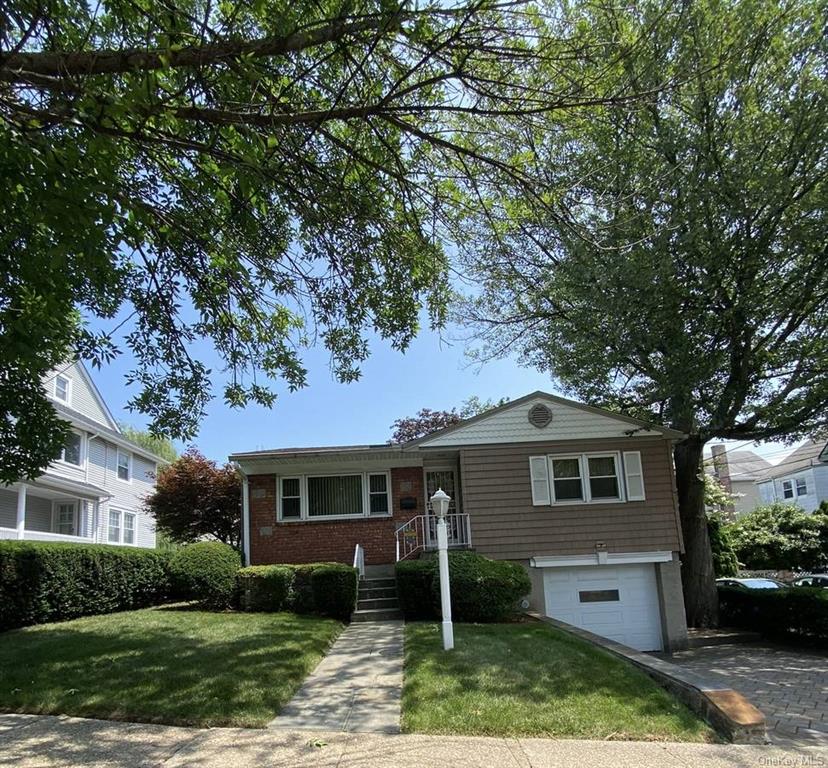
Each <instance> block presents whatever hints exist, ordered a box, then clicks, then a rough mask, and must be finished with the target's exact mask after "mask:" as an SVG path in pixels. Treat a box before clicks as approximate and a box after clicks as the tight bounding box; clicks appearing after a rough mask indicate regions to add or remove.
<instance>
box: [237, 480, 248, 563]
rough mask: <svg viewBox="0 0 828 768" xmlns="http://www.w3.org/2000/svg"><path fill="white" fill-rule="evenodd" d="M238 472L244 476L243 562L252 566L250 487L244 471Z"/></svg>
mask: <svg viewBox="0 0 828 768" xmlns="http://www.w3.org/2000/svg"><path fill="white" fill-rule="evenodd" d="M238 470H239V472H241V476H242V560H243V562H244V564H245V565H250V486H249V485H248V482H247V475H246V474H245V473H244V470H243V469H242V468H241V467H238Z"/></svg>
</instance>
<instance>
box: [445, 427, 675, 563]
mask: <svg viewBox="0 0 828 768" xmlns="http://www.w3.org/2000/svg"><path fill="white" fill-rule="evenodd" d="M667 445H668V444H667V442H666V441H665V440H663V439H657V440H648V439H630V438H627V439H621V440H590V441H586V440H585V441H583V442H580V443H579V444H578V447H577V449H575V447H574V446H573V443H572V442H571V441H566V442H558V443H540V444H539V443H534V444H531V445H527V444H510V445H490V446H480V447H474V448H464V449H463V450H462V451H461V452H460V466H461V476H462V492H463V495H462V498H463V511H464V512H468V513H469V515H470V518H471V529H472V541H473V545H474V547H475V549H477V550H478V551H479V552H480V553H481V554H484V555H489V556H492V557H498V558H511V559H523V558H528V557H534V556H541V555H570V554H585V553H590V552H594V551H595V544H596V542H604V543H605V544H606V545H607V548H608V549H609V551H610V552H641V551H648V550H658V551H678V550H680V548H681V543H680V533H679V530H678V524H677V514H676V506H675V495H674V492H673V473H672V466H671V463H670V454H669V452H668V450H667ZM574 450H577V451H601V450H612V451H631V450H636V451H641V463H642V469H643V473H644V487H645V494H646V497H647V499H646V501H636V502H618V503H602V504H573V505H557V506H538V507H535V506H532V493H531V487H530V484H529V457H530V456H535V455H539V454H548V453H567V452H573V451H574Z"/></svg>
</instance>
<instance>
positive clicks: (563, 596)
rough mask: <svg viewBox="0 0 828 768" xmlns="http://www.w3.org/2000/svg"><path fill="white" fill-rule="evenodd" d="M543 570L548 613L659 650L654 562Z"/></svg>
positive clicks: (638, 646) (612, 637)
mask: <svg viewBox="0 0 828 768" xmlns="http://www.w3.org/2000/svg"><path fill="white" fill-rule="evenodd" d="M543 570H544V577H543V578H544V595H545V603H546V615H547V616H551V617H552V618H554V619H559V620H560V621H565V622H567V623H568V624H572V625H574V626H576V627H581V628H582V629H586V630H588V631H590V632H594V633H595V634H596V635H601V636H602V637H606V638H609V639H610V640H615V641H617V642H619V643H623V644H624V645H628V646H630V647H631V648H635V649H637V650H639V651H660V650H662V648H663V641H662V633H661V610H660V607H659V602H658V587H657V586H656V574H655V566H654V565H653V563H635V564H630V565H587V566H574V567H572V566H570V567H555V568H544V569H543Z"/></svg>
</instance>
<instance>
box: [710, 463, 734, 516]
mask: <svg viewBox="0 0 828 768" xmlns="http://www.w3.org/2000/svg"><path fill="white" fill-rule="evenodd" d="M703 478H704V506H705V509H707V510H708V513H709V514H714V515H718V516H719V517H727V516H728V514H729V513H730V512H731V510H732V509H733V502H734V501H735V500H736V496H735V495H734V494H732V493H730V492H729V491H728V490H727V489H726V488H725V487H724V486H723V485H722V484H721V483H720V482H719V481H718V480H717V479H716V478H715V477H713V475H708V474H707V473H706V472H705V473H703Z"/></svg>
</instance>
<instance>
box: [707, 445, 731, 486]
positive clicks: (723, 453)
mask: <svg viewBox="0 0 828 768" xmlns="http://www.w3.org/2000/svg"><path fill="white" fill-rule="evenodd" d="M710 451H711V452H712V454H713V474H714V475H716V479H717V480H718V481H719V483H721V485H722V487H723V488H724V489H725V490H726V491H727V492H728V493H733V486H732V485H731V483H730V465H729V464H728V462H727V447H726V446H725V445H724V443H717V444H716V445H711V446H710Z"/></svg>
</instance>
